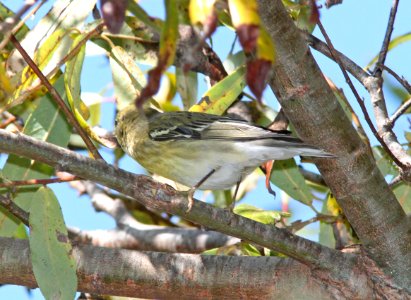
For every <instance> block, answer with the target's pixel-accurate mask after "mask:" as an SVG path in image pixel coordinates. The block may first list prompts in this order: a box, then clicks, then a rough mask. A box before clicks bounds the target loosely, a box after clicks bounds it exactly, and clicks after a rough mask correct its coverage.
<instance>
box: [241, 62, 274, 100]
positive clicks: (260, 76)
mask: <svg viewBox="0 0 411 300" xmlns="http://www.w3.org/2000/svg"><path fill="white" fill-rule="evenodd" d="M270 69H271V62H270V61H268V60H265V59H255V60H250V61H248V62H247V74H246V81H247V84H248V86H249V88H250V90H251V91H252V92H253V94H254V95H255V96H256V98H257V100H259V101H261V97H262V96H263V91H264V89H265V87H266V85H267V82H266V80H267V77H268V75H269V73H270Z"/></svg>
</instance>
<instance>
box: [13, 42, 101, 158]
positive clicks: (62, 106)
mask: <svg viewBox="0 0 411 300" xmlns="http://www.w3.org/2000/svg"><path fill="white" fill-rule="evenodd" d="M10 41H11V42H12V43H13V45H14V46H15V47H16V49H17V50H18V51H19V52H20V54H21V55H22V56H23V58H24V60H25V61H26V62H27V64H28V65H29V66H30V68H31V69H32V70H33V72H34V73H35V74H36V75H37V76H38V77H39V78H40V80H41V82H42V83H43V84H44V85H45V86H46V88H47V90H48V91H49V93H50V95H51V96H52V97H53V99H54V100H55V101H56V103H57V104H58V106H59V107H60V109H61V110H62V111H63V113H64V114H65V115H66V117H67V121H68V122H69V123H70V124H71V125H72V126H73V127H74V128H75V129H76V130H77V132H78V134H79V135H80V136H81V138H82V139H83V141H84V143H85V144H86V145H87V149H88V150H89V151H90V153H91V154H92V156H93V157H94V158H95V159H100V160H103V157H102V156H101V155H100V153H99V152H98V150H97V148H96V146H94V144H93V142H92V141H91V140H90V138H89V136H88V135H87V133H86V132H85V131H84V130H83V128H82V127H81V126H80V124H79V123H78V121H77V119H76V118H75V117H74V115H73V113H72V112H71V111H70V110H69V108H68V107H67V105H66V104H65V103H64V100H63V99H62V98H61V96H60V95H59V93H58V92H57V90H56V89H55V88H54V87H53V86H52V85H51V83H50V82H49V81H48V79H47V78H46V76H44V74H43V73H42V72H41V71H40V69H39V68H38V67H37V65H36V63H35V62H34V61H33V60H32V59H31V57H30V56H29V55H28V54H27V52H26V51H25V50H24V48H23V47H22V46H21V44H20V43H19V41H18V40H17V39H16V37H15V36H14V35H11V36H10Z"/></svg>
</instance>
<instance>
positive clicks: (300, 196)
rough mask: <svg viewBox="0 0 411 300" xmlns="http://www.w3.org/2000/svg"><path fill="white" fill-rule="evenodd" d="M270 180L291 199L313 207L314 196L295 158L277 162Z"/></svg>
mask: <svg viewBox="0 0 411 300" xmlns="http://www.w3.org/2000/svg"><path fill="white" fill-rule="evenodd" d="M270 180H271V182H272V183H274V184H275V185H276V186H277V187H279V188H280V189H282V190H283V191H284V192H286V193H287V194H288V195H289V196H290V197H291V198H293V199H295V200H297V201H300V202H302V203H304V204H306V205H309V206H310V205H312V202H313V198H314V196H313V194H312V193H311V190H310V188H309V187H308V185H307V183H306V182H305V179H304V177H303V175H301V173H300V172H299V171H298V167H297V164H296V163H295V161H294V159H293V158H292V159H287V160H277V161H275V163H274V167H273V171H272V174H271V179H270Z"/></svg>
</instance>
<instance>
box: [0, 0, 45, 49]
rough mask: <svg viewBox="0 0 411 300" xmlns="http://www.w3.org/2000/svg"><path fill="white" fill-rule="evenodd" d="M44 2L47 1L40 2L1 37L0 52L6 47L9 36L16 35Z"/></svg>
mask: <svg viewBox="0 0 411 300" xmlns="http://www.w3.org/2000/svg"><path fill="white" fill-rule="evenodd" d="M46 1H47V0H42V1H41V2H40V3H39V4H37V6H36V7H35V8H34V9H33V10H32V11H30V12H29V13H28V14H27V15H26V16H25V17H24V18H23V19H22V20H21V21H20V22H19V23H18V24H17V25H16V26H14V27H13V29H12V30H8V31H7V32H6V33H5V35H4V37H3V40H2V41H1V43H0V51H1V50H2V49H3V48H4V47H6V45H7V43H8V42H9V41H10V36H11V35H12V34H16V32H17V31H19V29H20V28H21V27H22V26H23V25H24V24H26V22H27V20H28V19H29V18H30V17H31V16H32V15H34V14H35V13H36V12H37V11H38V10H39V9H40V7H42V6H43V4H44V3H46Z"/></svg>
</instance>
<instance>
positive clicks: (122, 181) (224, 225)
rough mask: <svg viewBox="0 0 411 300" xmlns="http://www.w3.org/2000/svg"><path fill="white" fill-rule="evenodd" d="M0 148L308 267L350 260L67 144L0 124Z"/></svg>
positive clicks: (330, 266) (336, 267) (342, 264)
mask: <svg viewBox="0 0 411 300" xmlns="http://www.w3.org/2000/svg"><path fill="white" fill-rule="evenodd" d="M0 151H2V152H6V153H13V154H16V155H20V156H24V157H28V158H31V159H34V160H38V161H41V162H44V163H46V164H49V165H51V166H54V167H57V168H58V169H59V170H65V171H67V172H69V173H71V174H74V175H81V177H83V178H87V179H89V180H92V181H95V182H97V183H100V184H102V185H105V186H107V187H109V188H112V189H115V190H117V191H119V192H121V193H123V194H125V195H128V196H130V197H132V198H134V199H135V200H136V201H138V202H140V203H142V204H143V205H145V206H147V207H149V208H151V209H154V210H161V211H166V212H168V213H171V214H175V215H179V216H181V217H183V218H184V219H187V220H189V221H191V222H194V223H198V224H201V225H203V226H205V227H207V228H210V229H213V230H215V231H219V232H222V233H225V234H227V235H230V236H234V237H238V238H240V239H243V240H245V241H250V242H253V243H255V244H258V245H261V246H263V247H266V248H269V249H273V250H275V251H278V252H280V253H283V254H285V255H287V256H290V257H292V258H294V259H297V260H299V261H300V262H302V263H305V264H307V265H309V266H312V267H317V268H324V269H328V270H333V271H335V272H336V273H340V271H341V268H344V267H345V266H347V267H348V266H349V265H350V258H349V257H346V256H345V255H342V254H341V253H340V252H338V251H336V250H333V249H329V248H327V247H324V246H321V245H319V244H317V243H315V242H311V241H309V240H306V239H304V238H301V237H298V236H295V235H293V234H291V233H290V232H288V231H286V230H284V229H279V228H276V227H274V226H268V225H263V224H261V223H258V222H255V221H253V220H250V219H247V218H244V217H241V216H238V215H235V214H233V213H231V212H229V211H227V210H224V209H218V208H215V207H213V206H211V205H209V204H205V203H203V202H200V201H196V202H195V205H194V207H193V209H192V210H191V211H190V213H187V212H186V210H187V194H186V193H178V192H177V191H175V190H174V189H172V188H171V187H170V186H167V185H164V184H161V183H158V182H155V181H153V180H152V179H151V178H149V177H147V176H142V175H140V176H138V175H135V174H132V173H129V172H126V171H124V170H121V169H118V168H116V167H113V166H111V165H108V164H106V163H105V162H102V161H96V160H93V159H90V158H88V157H85V156H82V155H79V154H77V153H75V152H72V151H69V150H67V149H64V148H61V147H58V146H55V145H52V144H49V143H45V142H42V141H39V140H36V139H33V138H31V137H29V136H25V135H23V134H12V133H9V132H7V131H5V130H0Z"/></svg>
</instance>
